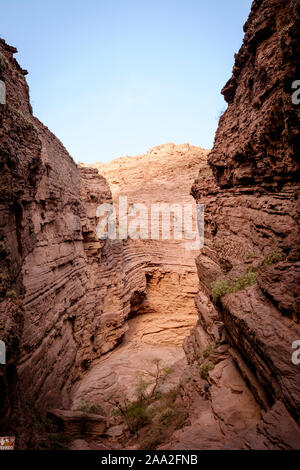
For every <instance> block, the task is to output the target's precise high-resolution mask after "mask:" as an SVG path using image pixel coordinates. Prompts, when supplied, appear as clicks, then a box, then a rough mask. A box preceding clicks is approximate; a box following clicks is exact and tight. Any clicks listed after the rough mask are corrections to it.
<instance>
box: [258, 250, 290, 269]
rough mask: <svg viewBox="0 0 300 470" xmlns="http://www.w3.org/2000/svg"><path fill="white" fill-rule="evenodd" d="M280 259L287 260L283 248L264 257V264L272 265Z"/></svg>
mask: <svg viewBox="0 0 300 470" xmlns="http://www.w3.org/2000/svg"><path fill="white" fill-rule="evenodd" d="M280 261H286V255H285V254H284V253H283V252H282V251H281V250H275V251H272V252H271V253H269V254H268V255H266V256H265V257H264V259H263V261H262V264H263V266H271V265H272V264H276V263H279V262H280Z"/></svg>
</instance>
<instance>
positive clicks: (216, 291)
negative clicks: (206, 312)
mask: <svg viewBox="0 0 300 470" xmlns="http://www.w3.org/2000/svg"><path fill="white" fill-rule="evenodd" d="M211 289H212V296H213V299H214V301H215V302H216V301H217V300H218V299H220V298H221V297H223V295H225V294H229V292H230V284H229V281H228V280H227V279H224V280H219V281H215V282H212V284H211Z"/></svg>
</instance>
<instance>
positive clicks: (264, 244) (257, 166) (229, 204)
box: [179, 0, 300, 449]
mask: <svg viewBox="0 0 300 470" xmlns="http://www.w3.org/2000/svg"><path fill="white" fill-rule="evenodd" d="M244 30H245V38H244V42H243V45H242V47H241V49H240V51H239V53H238V54H237V55H236V57H235V65H234V68H233V76H232V78H231V79H230V80H229V82H228V83H227V84H226V85H225V87H224V89H223V91H222V93H223V95H224V97H225V99H226V101H227V102H228V109H227V110H226V112H225V113H224V115H223V116H222V117H221V118H220V122H219V128H218V131H217V134H216V138H215V143H214V148H213V149H212V152H211V153H210V155H209V157H208V162H209V165H210V168H211V169H212V172H213V176H207V177H206V178H203V179H202V180H199V181H198V182H197V184H194V185H193V187H192V194H193V195H194V197H195V198H196V201H197V202H201V203H204V204H205V206H206V214H205V220H206V226H205V237H206V239H205V247H204V249H203V250H202V252H201V254H200V256H198V258H197V268H198V276H199V280H200V293H199V295H198V298H197V302H196V305H197V308H198V311H199V323H198V326H197V327H196V328H195V329H194V331H193V333H192V335H191V336H190V338H189V339H187V340H186V342H185V350H186V352H187V354H188V357H189V360H190V363H193V361H196V363H197V361H199V360H201V355H202V354H203V351H204V350H205V347H206V344H207V342H208V341H220V338H221V341H222V334H224V337H223V339H224V340H225V341H228V342H229V343H230V344H231V345H232V346H233V347H232V348H231V349H230V350H229V356H230V358H231V359H230V360H231V362H233V363H234V364H235V365H236V367H237V369H238V370H239V371H240V374H241V375H242V377H243V378H244V380H245V381H246V384H247V387H248V388H249V389H250V391H251V392H252V394H253V396H254V397H255V399H256V401H257V403H258V404H259V406H260V408H261V411H262V412H263V416H262V420H261V421H260V422H259V423H257V424H256V425H255V426H254V427H251V426H250V427H249V430H244V431H243V432H242V433H240V434H239V436H238V437H236V438H232V439H231V440H230V439H229V441H230V442H227V443H225V444H224V445H225V447H226V448H252V449H257V448H259V449H260V448H263V449H265V448H285V449H290V448H294V449H295V448H300V429H299V424H300V415H299V410H300V369H299V367H300V366H299V365H295V364H293V362H292V357H291V356H292V343H293V341H295V340H297V339H299V338H300V325H299V318H300V317H299V285H298V283H299V246H300V245H299V183H298V182H297V177H296V175H297V172H298V169H299V160H298V156H299V113H300V111H299V106H296V105H293V104H292V100H291V93H292V89H291V83H292V81H293V80H295V79H296V78H297V72H298V71H299V62H297V61H298V60H299V31H300V29H299V16H298V13H297V8H296V4H295V2H290V1H281V0H272V1H271V0H255V1H254V2H253V5H252V10H251V13H250V16H249V19H248V21H247V22H246V24H245V27H244ZM249 268H250V269H249ZM243 275H246V279H247V282H245V283H244V284H243V285H242V284H241V279H243V277H242V278H241V276H243ZM226 279H227V281H228V283H227V287H228V285H230V283H232V282H233V281H236V280H239V282H240V287H239V290H238V291H237V292H233V293H228V294H227V295H224V294H226V284H223V291H222V292H220V291H219V294H217V293H216V285H215V286H214V289H213V294H214V296H215V297H214V300H215V302H214V304H212V302H211V300H212V297H211V294H212V282H214V281H217V280H226ZM224 285H225V289H224ZM247 286H248V287H247ZM221 287H222V286H221ZM219 289H220V284H219ZM221 290H222V289H221ZM203 330H204V331H203ZM202 359H203V358H202ZM215 370H216V366H215V368H214V370H213V371H212V372H210V373H209V376H210V377H211V380H212V381H213V383H214V375H215ZM211 395H212V397H211V408H212V410H215V411H216V406H215V397H214V386H213V387H212V394H211ZM226 403H228V402H227V400H226ZM247 406H248V405H247ZM220 409H222V408H220ZM241 411H242V408H241V407H240V405H239V407H238V413H239V414H240V413H241ZM221 422H222V423H223V424H224V423H225V422H226V420H223V418H222V419H221ZM247 426H248V424H247ZM233 427H234V428H236V424H234V425H233ZM190 431H191V429H190ZM198 442H199V447H200V448H201V439H200V438H199V441H198ZM185 443H186V441H185V438H184V437H182V440H181V444H179V445H183V446H184V445H185Z"/></svg>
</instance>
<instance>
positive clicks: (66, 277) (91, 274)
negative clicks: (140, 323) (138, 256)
mask: <svg viewBox="0 0 300 470" xmlns="http://www.w3.org/2000/svg"><path fill="white" fill-rule="evenodd" d="M14 52H16V50H15V49H14V48H11V47H10V46H8V45H7V44H6V43H5V42H4V41H3V40H1V41H0V59H1V62H0V64H1V76H0V78H1V79H2V80H4V81H5V84H6V93H7V96H6V104H5V105H0V122H1V128H0V139H1V161H0V179H1V181H0V186H1V187H0V196H1V201H0V203H1V206H0V210H1V219H0V229H1V233H0V241H1V286H0V289H1V303H0V312H1V313H0V337H1V339H2V340H4V341H5V342H6V346H7V358H8V359H7V365H6V366H5V367H2V369H1V377H0V399H1V410H3V409H5V410H6V414H5V419H4V417H2V418H3V419H1V430H5V432H8V431H11V432H16V431H17V446H18V447H24V446H25V447H26V446H27V445H32V443H31V442H30V439H31V433H30V432H28V433H27V434H26V427H27V425H30V424H26V423H30V418H29V417H28V416H27V415H25V413H26V410H27V408H30V409H37V410H39V412H43V411H46V410H48V409H49V408H51V407H59V406H65V407H68V404H69V402H70V396H69V393H70V387H71V385H72V383H73V382H74V381H75V380H77V379H78V377H79V376H80V375H81V374H82V373H84V371H85V370H86V369H87V368H88V367H89V366H90V364H91V362H92V361H93V359H95V358H97V357H100V356H101V355H102V354H103V353H105V352H107V351H108V350H110V349H111V348H113V347H114V345H115V344H116V343H118V342H119V341H120V338H121V337H122V336H123V335H124V333H125V331H126V329H127V326H126V319H127V316H128V314H129V312H130V308H131V306H130V305H131V304H130V300H131V297H132V295H133V293H134V292H135V291H138V290H142V289H144V288H145V285H146V284H145V275H144V273H143V272H142V271H140V270H139V265H138V261H135V259H133V260H131V261H130V262H128V260H127V259H125V258H124V253H123V249H122V246H123V245H122V241H121V242H119V243H115V244H112V245H109V244H108V243H104V242H100V241H99V240H98V239H97V238H96V234H95V228H96V222H97V221H96V217H95V207H96V205H97V204H100V203H101V202H106V201H111V193H110V189H109V186H108V184H107V182H106V181H105V179H104V178H102V177H101V176H99V175H98V173H97V171H96V170H81V176H82V178H81V177H80V173H79V171H78V169H77V166H76V165H75V163H74V161H73V160H72V158H71V157H70V155H69V154H68V153H67V151H66V150H65V148H64V147H63V145H62V144H61V142H60V141H59V140H58V139H57V138H56V137H55V136H54V135H53V134H52V133H51V132H50V131H49V130H48V129H47V128H46V127H45V126H43V124H42V123H40V121H39V120H38V119H36V118H35V117H34V116H33V115H32V109H31V106H30V104H29V92H28V86H27V84H26V81H25V78H24V72H23V71H22V69H21V68H20V67H19V65H18V63H17V62H16V60H15V59H14V58H13V53H14ZM108 245H109V246H108ZM120 273H123V275H121V274H120ZM21 304H22V305H21ZM11 387H12V388H11ZM10 401H13V402H14V403H11V405H9V402H10ZM2 404H3V406H2ZM4 404H5V407H4ZM27 405H28V406H27ZM10 412H14V413H15V414H14V420H12V418H11V413H10ZM9 415H10V419H9ZM12 423H14V424H12ZM25 436H26V437H25ZM24 439H26V440H24Z"/></svg>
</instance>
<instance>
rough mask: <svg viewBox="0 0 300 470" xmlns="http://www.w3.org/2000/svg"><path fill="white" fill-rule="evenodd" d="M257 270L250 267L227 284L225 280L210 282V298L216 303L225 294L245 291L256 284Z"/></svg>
mask: <svg viewBox="0 0 300 470" xmlns="http://www.w3.org/2000/svg"><path fill="white" fill-rule="evenodd" d="M256 279H257V268H256V267H255V266H250V267H249V268H247V269H246V271H245V272H244V273H243V274H242V275H241V276H240V277H238V278H237V279H235V280H234V281H231V282H229V281H228V280H227V279H225V280H218V281H215V282H212V284H211V289H212V296H213V299H214V301H215V302H216V301H217V300H219V299H220V298H221V297H223V296H224V295H226V294H232V293H234V292H237V291H239V290H243V289H246V288H247V287H250V286H252V285H253V284H255V283H256Z"/></svg>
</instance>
